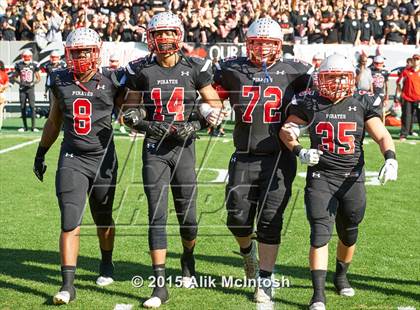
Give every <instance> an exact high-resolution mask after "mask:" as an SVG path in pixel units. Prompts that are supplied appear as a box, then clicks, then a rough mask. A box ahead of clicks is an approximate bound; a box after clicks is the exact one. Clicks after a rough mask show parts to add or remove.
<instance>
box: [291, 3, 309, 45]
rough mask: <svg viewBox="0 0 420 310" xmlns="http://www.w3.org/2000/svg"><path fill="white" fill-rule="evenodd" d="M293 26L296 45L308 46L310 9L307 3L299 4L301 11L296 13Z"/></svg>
mask: <svg viewBox="0 0 420 310" xmlns="http://www.w3.org/2000/svg"><path fill="white" fill-rule="evenodd" d="M292 20H293V25H294V29H295V43H296V44H308V20H309V15H308V7H307V6H306V4H305V3H303V2H301V3H300V4H299V9H298V11H297V12H294V15H293V18H292Z"/></svg>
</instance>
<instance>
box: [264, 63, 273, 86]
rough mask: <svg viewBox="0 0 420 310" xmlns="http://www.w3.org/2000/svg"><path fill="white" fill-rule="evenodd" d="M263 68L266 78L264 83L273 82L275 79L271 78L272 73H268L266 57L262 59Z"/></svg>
mask: <svg viewBox="0 0 420 310" xmlns="http://www.w3.org/2000/svg"><path fill="white" fill-rule="evenodd" d="M262 69H263V72H264V80H263V83H264V84H268V83H271V82H272V81H273V79H272V78H271V76H270V74H269V73H268V70H267V59H266V58H264V59H263V61H262Z"/></svg>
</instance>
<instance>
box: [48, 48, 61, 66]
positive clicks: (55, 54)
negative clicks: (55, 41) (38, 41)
mask: <svg viewBox="0 0 420 310" xmlns="http://www.w3.org/2000/svg"><path fill="white" fill-rule="evenodd" d="M60 58H61V55H60V53H59V52H58V51H55V50H54V51H52V52H51V54H50V62H51V63H52V64H58V63H59V62H60Z"/></svg>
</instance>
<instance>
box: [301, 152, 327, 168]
mask: <svg viewBox="0 0 420 310" xmlns="http://www.w3.org/2000/svg"><path fill="white" fill-rule="evenodd" d="M322 154H323V152H322V151H320V150H316V149H309V150H307V149H301V150H300V152H299V158H300V162H301V163H302V164H304V165H308V166H311V167H312V166H315V165H317V164H318V162H319V156H320V155H322Z"/></svg>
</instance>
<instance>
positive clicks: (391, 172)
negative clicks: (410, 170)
mask: <svg viewBox="0 0 420 310" xmlns="http://www.w3.org/2000/svg"><path fill="white" fill-rule="evenodd" d="M397 177H398V162H397V161H396V160H395V159H391V158H390V159H387V160H385V164H384V165H383V166H382V168H381V170H379V175H378V179H379V182H381V184H382V185H385V183H386V182H387V181H396V180H397Z"/></svg>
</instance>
